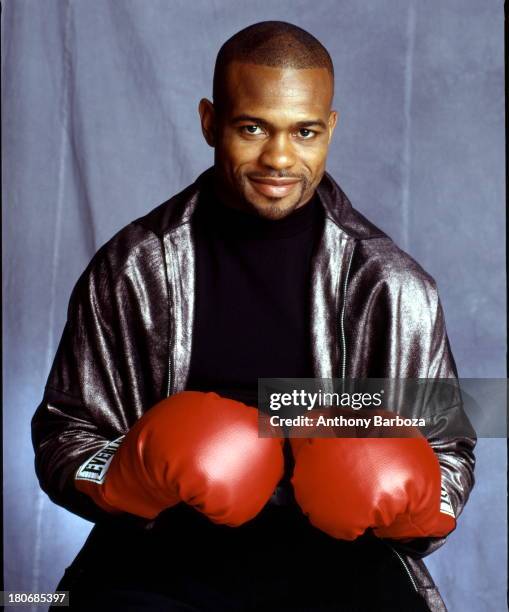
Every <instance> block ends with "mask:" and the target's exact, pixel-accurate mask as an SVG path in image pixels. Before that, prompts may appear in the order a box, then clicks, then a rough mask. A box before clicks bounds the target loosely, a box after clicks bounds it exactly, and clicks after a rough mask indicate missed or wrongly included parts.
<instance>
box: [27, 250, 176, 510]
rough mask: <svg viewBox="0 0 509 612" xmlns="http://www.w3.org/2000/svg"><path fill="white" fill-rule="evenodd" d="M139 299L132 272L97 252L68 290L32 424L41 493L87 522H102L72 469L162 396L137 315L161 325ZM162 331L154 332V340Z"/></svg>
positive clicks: (140, 289) (140, 288) (136, 274)
mask: <svg viewBox="0 0 509 612" xmlns="http://www.w3.org/2000/svg"><path fill="white" fill-rule="evenodd" d="M110 252H111V248H110ZM154 284H155V283H154ZM146 296H147V287H146V286H145V285H144V284H142V283H141V282H140V271H139V270H138V269H136V267H135V266H132V267H125V266H123V267H121V269H119V265H118V262H115V259H114V257H109V256H108V252H106V253H105V251H104V247H103V250H102V251H99V252H98V253H97V254H96V256H95V257H94V258H93V259H92V262H91V263H90V264H89V266H88V268H87V269H86V270H85V272H84V273H83V275H82V276H81V277H80V279H79V280H78V282H77V284H76V286H75V288H74V290H73V292H72V295H71V299H70V302H69V307H68V313H67V322H66V324H65V328H64V331H63V334H62V337H61V340H60V343H59V346H58V349H57V353H56V356H55V358H54V362H53V365H52V368H51V371H50V374H49V377H48V380H47V384H46V387H45V391H44V395H43V398H42V401H41V403H40V405H39V406H38V408H37V410H36V412H35V414H34V416H33V418H32V442H33V446H34V450H35V470H36V474H37V476H38V478H39V482H40V485H41V488H42V489H43V490H44V491H45V492H46V493H47V494H48V496H49V497H50V498H51V500H52V501H54V502H55V503H56V504H59V505H60V506H63V507H64V508H66V509H68V510H70V511H71V512H73V513H75V514H78V515H79V516H81V517H83V518H85V519H88V520H91V521H98V520H101V519H105V518H109V517H108V515H107V513H106V512H105V511H103V510H101V509H100V508H98V507H97V506H96V505H95V504H94V503H93V502H92V501H91V500H90V499H89V498H88V496H86V495H85V494H83V493H81V492H79V491H78V490H77V489H76V488H75V486H74V477H75V473H76V471H77V469H78V468H79V467H80V466H81V465H82V464H83V462H84V461H85V460H87V459H88V458H89V457H90V456H91V455H92V454H94V453H95V452H96V451H97V450H99V449H101V448H103V447H104V446H105V445H106V444H108V443H109V442H111V441H112V440H116V439H117V438H119V437H120V436H122V435H124V434H125V433H126V432H127V431H128V430H129V428H130V427H131V426H132V425H133V424H134V423H135V422H136V421H137V420H138V419H139V418H140V416H141V415H142V414H143V412H144V411H145V410H146V409H148V408H149V407H150V405H152V404H153V403H155V401H156V400H157V399H159V398H158V397H157V394H158V393H160V391H161V390H160V388H161V386H162V384H161V381H160V380H156V379H157V376H154V372H155V371H158V368H157V367H153V368H152V367H151V359H157V358H158V357H159V353H158V347H157V346H154V347H152V348H153V351H152V352H153V354H152V355H150V356H149V355H147V351H148V350H149V346H150V345H149V342H148V341H147V338H146V332H145V328H146V327H147V326H146V325H144V323H143V321H144V317H145V318H146V319H147V320H148V321H149V323H152V324H153V325H154V326H156V324H157V323H160V321H159V320H158V319H157V317H154V313H153V312H152V311H151V308H153V306H151V305H150V304H149V303H146V302H143V301H141V300H143V299H145V300H146ZM157 301H158V300H156V302H157ZM163 303H164V302H163ZM140 304H141V305H145V308H144V309H143V308H140ZM140 312H141V314H140ZM161 331H162V333H161ZM165 331H166V328H165V327H164V328H163V330H159V332H160V333H159V336H160V337H161V341H162V339H163V338H164V339H166V334H165V333H164V332H165ZM159 352H161V351H160V350H159ZM163 369H164V368H159V370H161V371H162V370H163ZM161 371H160V372H159V374H161ZM159 374H158V375H159Z"/></svg>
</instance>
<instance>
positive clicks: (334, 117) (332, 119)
mask: <svg viewBox="0 0 509 612" xmlns="http://www.w3.org/2000/svg"><path fill="white" fill-rule="evenodd" d="M337 122H338V112H337V111H335V110H333V111H331V112H330V114H329V120H328V122H327V123H328V125H327V129H328V131H329V142H330V141H331V139H332V134H333V133H334V129H335V127H336V124H337Z"/></svg>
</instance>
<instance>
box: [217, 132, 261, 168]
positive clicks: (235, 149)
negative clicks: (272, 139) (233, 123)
mask: <svg viewBox="0 0 509 612" xmlns="http://www.w3.org/2000/svg"><path fill="white" fill-rule="evenodd" d="M260 149H261V147H260V145H259V144H258V143H256V142H248V141H246V140H243V139H241V138H239V137H238V136H236V135H235V134H230V133H228V132H226V133H225V134H224V136H223V138H222V139H221V142H220V146H219V152H220V160H221V162H222V164H223V165H228V166H229V167H230V168H238V167H240V166H243V165H244V164H247V163H251V162H253V161H256V159H257V158H258V157H259V155H260V152H261V151H260Z"/></svg>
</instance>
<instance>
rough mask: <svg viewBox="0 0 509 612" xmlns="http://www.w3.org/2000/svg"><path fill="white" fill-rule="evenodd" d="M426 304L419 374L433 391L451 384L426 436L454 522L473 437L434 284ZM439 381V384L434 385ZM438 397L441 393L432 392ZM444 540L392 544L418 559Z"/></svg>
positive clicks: (468, 478)
mask: <svg viewBox="0 0 509 612" xmlns="http://www.w3.org/2000/svg"><path fill="white" fill-rule="evenodd" d="M428 300H429V304H430V306H432V309H431V312H432V318H431V320H430V329H431V333H430V334H429V336H428V335H427V334H423V336H424V337H425V338H429V345H425V346H422V347H421V349H420V350H421V353H422V354H425V355H426V354H429V358H428V359H426V361H427V362H428V364H429V365H428V368H427V371H423V372H422V373H421V376H422V377H425V378H426V379H428V381H429V383H428V384H429V386H430V387H431V388H432V389H440V386H441V383H440V381H442V382H445V379H448V380H450V383H451V384H447V385H445V384H444V385H443V387H442V388H449V389H451V390H452V393H449V392H447V393H445V397H446V398H448V400H449V401H448V402H446V401H440V400H439V401H437V405H438V406H439V407H440V410H443V409H444V408H445V410H444V412H443V418H439V417H440V415H438V414H437V415H435V416H436V417H437V418H436V419H435V423H434V425H432V426H431V427H430V428H429V430H428V431H427V432H426V435H427V438H428V442H429V444H430V446H431V447H432V448H433V450H434V451H435V453H436V455H437V458H438V461H439V463H440V468H441V473H442V495H443V496H444V495H445V497H446V499H447V500H448V502H450V505H452V508H453V511H454V515H455V517H456V519H458V517H459V516H460V514H461V512H462V511H463V508H464V506H465V504H466V502H467V500H468V497H469V495H470V491H471V490H472V487H473V486H474V467H475V456H474V452H473V451H474V447H475V445H476V440H477V438H476V433H475V431H474V429H473V427H472V425H471V424H470V421H469V419H468V417H467V415H466V413H465V412H464V409H463V403H462V400H461V392H460V390H459V385H458V380H457V369H456V364H455V362H454V358H453V355H452V352H451V349H450V345H449V340H448V337H447V333H446V329H445V322H444V315H443V310H442V306H441V303H440V300H439V297H438V293H437V291H436V287H435V284H434V282H433V283H432V284H431V286H429V287H428ZM433 381H438V382H433ZM435 394H436V395H438V396H440V392H439V391H438V392H437V391H435ZM445 540H446V538H445V537H443V538H419V539H416V540H413V541H412V542H409V543H407V544H403V543H394V544H395V545H397V546H398V547H399V548H400V549H401V550H402V551H404V552H407V553H408V554H410V555H411V556H413V557H416V558H421V557H424V556H426V555H428V554H430V553H432V552H434V551H435V550H437V549H438V548H439V547H440V546H442V544H444V542H445Z"/></svg>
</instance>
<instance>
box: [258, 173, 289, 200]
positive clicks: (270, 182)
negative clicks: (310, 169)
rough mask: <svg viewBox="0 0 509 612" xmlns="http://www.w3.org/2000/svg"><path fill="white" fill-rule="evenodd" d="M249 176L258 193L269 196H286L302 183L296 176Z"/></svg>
mask: <svg viewBox="0 0 509 612" xmlns="http://www.w3.org/2000/svg"><path fill="white" fill-rule="evenodd" d="M248 178H249V180H250V181H251V184H252V185H253V187H254V189H255V190H256V191H258V193H261V194H262V195H264V196H267V197H269V198H284V197H285V196H287V195H288V194H289V193H290V192H291V191H292V190H293V189H295V186H296V185H298V184H299V183H300V179H296V178H283V179H275V178H258V177H248Z"/></svg>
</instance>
